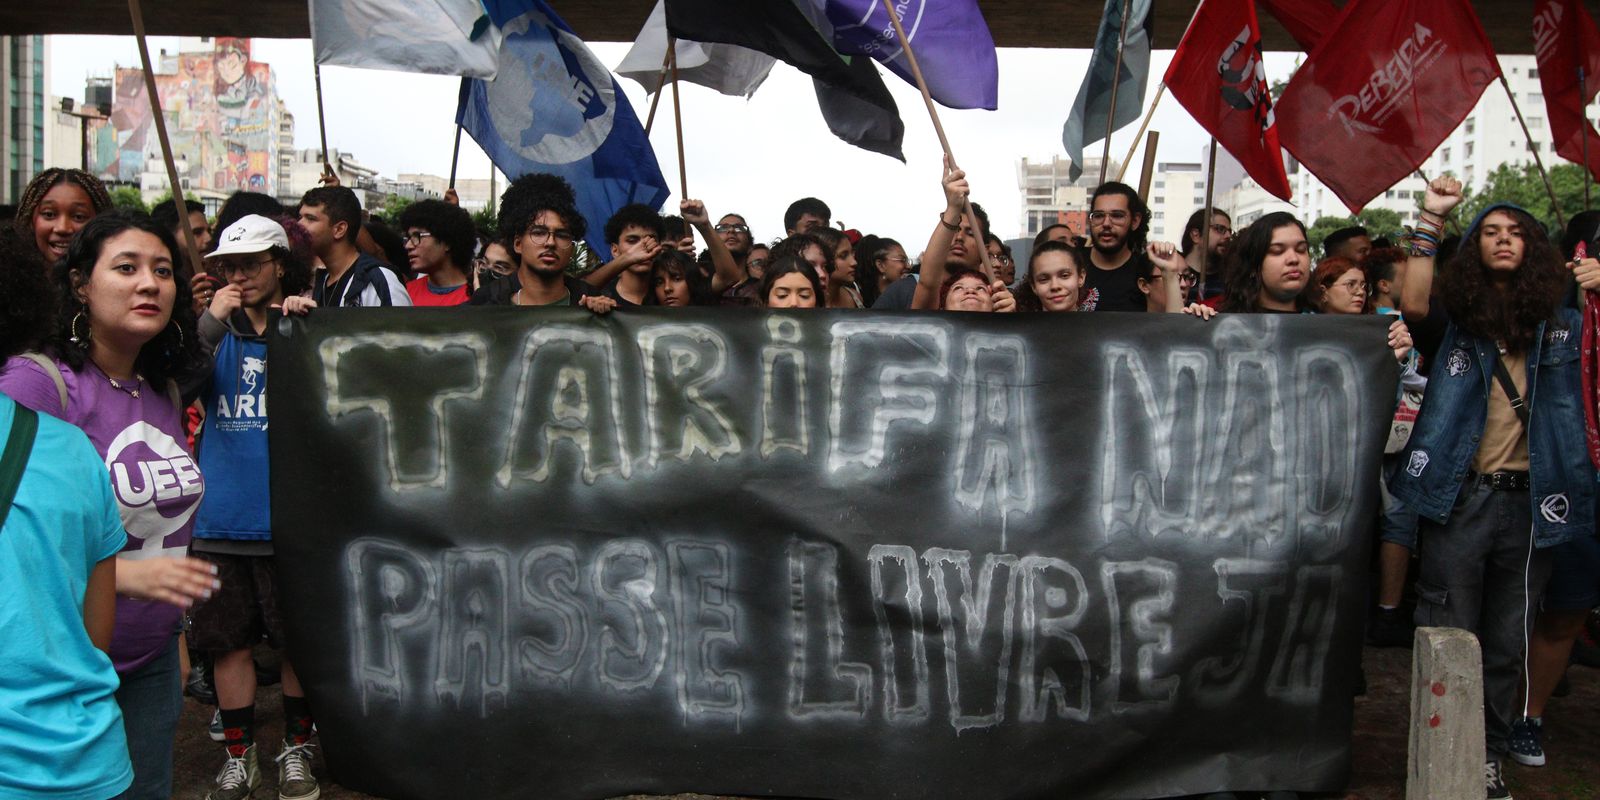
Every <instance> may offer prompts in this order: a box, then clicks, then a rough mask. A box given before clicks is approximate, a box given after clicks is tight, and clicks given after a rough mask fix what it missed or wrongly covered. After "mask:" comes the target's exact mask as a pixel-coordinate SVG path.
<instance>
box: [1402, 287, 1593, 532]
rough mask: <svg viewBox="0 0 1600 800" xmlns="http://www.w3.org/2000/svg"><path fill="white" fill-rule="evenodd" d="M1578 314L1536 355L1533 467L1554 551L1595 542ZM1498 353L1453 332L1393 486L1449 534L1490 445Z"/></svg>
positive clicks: (1531, 403) (1565, 312)
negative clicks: (1581, 540) (1486, 440)
mask: <svg viewBox="0 0 1600 800" xmlns="http://www.w3.org/2000/svg"><path fill="white" fill-rule="evenodd" d="M1580 325H1581V322H1580V319H1579V316H1578V312H1577V311H1575V310H1573V309H1570V308H1563V309H1561V310H1560V312H1559V314H1558V316H1557V320H1556V322H1554V323H1546V324H1542V325H1540V326H1539V335H1538V337H1537V338H1535V339H1534V342H1533V345H1532V347H1531V349H1530V350H1529V352H1528V366H1527V370H1528V375H1527V388H1528V391H1527V394H1526V396H1525V397H1524V398H1523V400H1524V401H1525V402H1526V403H1527V405H1528V412H1529V419H1528V465H1529V473H1530V484H1531V490H1530V491H1529V493H1528V494H1529V500H1530V502H1531V503H1532V504H1533V526H1534V541H1535V543H1536V545H1537V546H1538V547H1552V546H1555V545H1558V544H1561V543H1562V542H1565V541H1567V540H1569V539H1574V538H1577V537H1579V536H1590V535H1593V533H1594V509H1595V507H1594V503H1595V480H1596V473H1595V468H1594V465H1593V464H1592V463H1591V462H1590V461H1589V454H1588V452H1587V448H1586V439H1585V437H1584V419H1583V400H1582V378H1581V369H1580V365H1581V360H1580V359H1579V339H1580V338H1581V336H1580V331H1581V327H1580ZM1499 357H1500V355H1499V349H1498V348H1497V347H1496V346H1495V343H1494V342H1493V341H1490V340H1486V339H1481V338H1479V337H1476V336H1472V335H1470V334H1467V333H1465V332H1463V331H1461V330H1460V329H1458V328H1457V327H1456V325H1455V323H1454V322H1452V323H1450V326H1449V327H1448V328H1447V329H1446V330H1445V337H1444V341H1443V342H1441V343H1440V345H1439V352H1438V353H1437V354H1436V355H1435V356H1434V361H1433V368H1432V372H1431V373H1430V374H1429V376H1428V391H1427V394H1426V395H1424V397H1423V401H1422V411H1421V413H1420V414H1419V415H1418V417H1417V423H1416V427H1415V429H1413V431H1412V433H1411V441H1410V442H1409V443H1408V445H1407V447H1406V449H1405V451H1404V452H1402V453H1401V462H1400V464H1401V469H1400V471H1399V473H1398V474H1397V475H1396V477H1395V480H1394V482H1393V483H1392V484H1391V485H1390V491H1391V492H1393V494H1394V495H1395V497H1397V498H1398V499H1399V500H1400V501H1401V502H1404V503H1405V504H1406V505H1408V506H1410V507H1412V508H1414V509H1416V510H1417V511H1418V512H1419V513H1420V514H1422V516H1424V517H1427V518H1428V519H1431V520H1433V521H1435V522H1438V523H1440V524H1443V523H1445V522H1448V521H1449V519H1450V512H1451V509H1452V507H1453V506H1454V505H1455V501H1456V496H1457V495H1458V494H1460V492H1461V488H1462V483H1463V482H1464V481H1465V480H1466V478H1467V474H1468V473H1469V472H1470V471H1471V469H1472V459H1473V456H1474V455H1476V454H1477V452H1478V445H1479V444H1480V443H1481V441H1482V439H1483V427H1484V420H1485V418H1486V417H1487V416H1488V410H1489V393H1490V392H1500V391H1504V390H1503V389H1501V388H1500V386H1499V383H1498V382H1497V381H1496V380H1495V378H1494V367H1495V361H1496V359H1498V358H1499Z"/></svg>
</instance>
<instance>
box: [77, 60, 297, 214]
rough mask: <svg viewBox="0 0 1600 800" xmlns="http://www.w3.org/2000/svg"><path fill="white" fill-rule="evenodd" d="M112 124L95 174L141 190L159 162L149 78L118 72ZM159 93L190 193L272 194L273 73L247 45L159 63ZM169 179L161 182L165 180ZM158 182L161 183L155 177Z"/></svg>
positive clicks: (103, 136) (102, 135)
mask: <svg viewBox="0 0 1600 800" xmlns="http://www.w3.org/2000/svg"><path fill="white" fill-rule="evenodd" d="M115 86H116V95H115V98H114V100H113V101H112V107H111V124H110V126H109V127H107V128H104V129H102V130H100V131H98V132H97V135H98V137H99V138H98V140H97V142H96V147H95V153H96V162H95V163H96V171H97V172H98V173H99V174H100V176H101V177H103V178H106V179H109V180H115V181H120V182H126V183H132V184H140V183H141V182H142V181H141V176H142V175H143V174H144V173H146V172H147V171H150V172H160V169H159V168H154V169H150V170H147V169H146V162H147V161H149V162H151V166H152V167H156V162H157V161H158V160H159V158H160V145H159V144H158V143H157V140H156V135H155V131H154V126H153V125H151V117H150V102H149V100H148V98H147V96H146V90H145V82H144V72H143V71H142V70H139V69H118V70H117V71H116V78H115ZM156 90H157V92H158V93H159V94H160V98H161V108H162V111H163V113H164V114H165V115H166V119H167V135H168V137H170V139H171V141H172V149H173V155H174V156H175V158H176V160H177V162H178V170H179V174H180V177H181V178H183V179H185V180H186V181H187V186H188V188H190V189H212V190H216V191H220V192H231V191H235V190H238V189H245V190H248V191H253V192H264V193H267V194H271V193H272V192H274V191H275V190H276V189H277V187H276V185H275V183H276V182H275V180H274V177H275V176H274V174H273V168H272V167H273V165H274V164H276V163H277V151H278V140H277V131H278V124H279V116H280V115H279V112H278V108H277V102H276V101H275V99H274V98H275V96H276V92H275V91H274V86H273V76H272V68H271V67H270V66H269V65H267V64H263V63H261V62H257V61H251V60H250V40H249V39H237V38H232V37H219V38H217V39H216V40H215V47H214V48H213V49H212V50H210V51H201V52H187V53H181V54H178V55H176V56H171V55H167V56H165V57H164V58H163V59H162V64H161V67H160V68H159V69H158V70H157V73H156ZM163 177H164V176H163ZM158 180H159V178H158Z"/></svg>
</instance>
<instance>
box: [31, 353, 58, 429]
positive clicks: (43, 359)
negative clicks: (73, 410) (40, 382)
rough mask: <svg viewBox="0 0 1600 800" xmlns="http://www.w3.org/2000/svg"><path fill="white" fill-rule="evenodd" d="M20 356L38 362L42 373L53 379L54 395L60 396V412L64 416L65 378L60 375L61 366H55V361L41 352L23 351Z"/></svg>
mask: <svg viewBox="0 0 1600 800" xmlns="http://www.w3.org/2000/svg"><path fill="white" fill-rule="evenodd" d="M22 357H23V358H26V359H28V360H29V361H32V362H33V363H35V364H38V365H39V368H40V369H42V370H44V374H46V375H49V376H50V380H52V381H55V384H56V395H57V396H58V397H60V398H61V413H62V415H63V416H65V415H66V413H67V379H66V378H63V377H61V368H60V367H58V366H56V362H55V361H54V360H52V359H51V358H50V357H49V356H46V355H45V354H43V353H37V352H30V353H23V354H22Z"/></svg>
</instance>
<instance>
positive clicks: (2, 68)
mask: <svg viewBox="0 0 1600 800" xmlns="http://www.w3.org/2000/svg"><path fill="white" fill-rule="evenodd" d="M49 62H50V45H49V40H48V39H47V38H45V37H44V36H0V74H3V75H4V86H5V102H3V103H0V141H3V142H4V144H5V147H4V151H5V152H4V157H3V158H0V196H3V197H4V198H5V202H8V203H15V202H17V200H18V199H19V198H21V196H22V190H23V189H25V188H27V186H28V181H31V180H33V176H35V175H37V174H39V172H40V171H41V170H43V169H45V168H46V167H48V166H51V165H50V164H49V163H48V161H47V160H46V150H47V149H48V144H47V141H48V138H49V133H48V131H47V129H48V127H49V121H50V120H49V115H50V112H51V109H50V107H49V103H50V96H49V94H48V93H47V92H46V91H45V70H46V69H47V66H48V64H49ZM69 166H71V165H69Z"/></svg>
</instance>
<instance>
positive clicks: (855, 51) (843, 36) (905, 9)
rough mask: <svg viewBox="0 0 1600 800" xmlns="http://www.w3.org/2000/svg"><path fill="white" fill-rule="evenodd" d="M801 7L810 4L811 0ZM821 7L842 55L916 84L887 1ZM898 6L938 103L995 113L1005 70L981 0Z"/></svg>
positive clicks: (848, 0)
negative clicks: (858, 57)
mask: <svg viewBox="0 0 1600 800" xmlns="http://www.w3.org/2000/svg"><path fill="white" fill-rule="evenodd" d="M795 3H796V5H800V6H802V7H804V6H806V5H808V2H807V0H795ZM816 3H823V4H824V10H825V11H826V12H827V21H828V22H829V23H831V24H832V26H833V46H834V47H835V48H836V49H838V51H839V52H840V53H843V54H845V55H865V56H871V57H872V58H875V59H877V60H878V61H879V62H881V63H882V64H883V65H884V66H886V67H888V68H889V71H890V72H893V73H894V74H896V75H899V76H900V77H901V78H904V79H905V80H906V82H908V83H911V84H912V85H915V84H916V81H915V79H914V78H913V77H912V75H911V63H910V62H909V61H907V60H906V54H905V51H904V50H903V49H902V48H901V47H900V39H899V38H898V37H897V36H895V33H894V25H893V23H891V22H890V20H889V12H888V11H887V9H885V8H884V6H883V0H810V4H813V5H814V4H816ZM895 7H896V9H897V10H899V12H900V24H901V25H902V26H904V27H905V29H906V38H908V39H910V41H911V48H912V50H913V51H914V52H915V53H916V56H917V64H918V66H920V67H922V76H923V77H924V78H925V79H927V81H928V92H929V93H930V94H932V95H933V99H935V100H937V101H939V102H940V103H942V104H944V105H946V106H949V107H951V108H987V109H990V110H993V109H994V107H995V106H996V104H997V103H998V100H999V83H1000V72H999V67H998V66H997V65H996V63H995V54H994V37H992V36H991V35H990V34H989V23H987V22H985V21H984V19H983V14H982V12H980V11H979V10H978V4H977V2H976V0H898V1H897V2H896V4H895Z"/></svg>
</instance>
